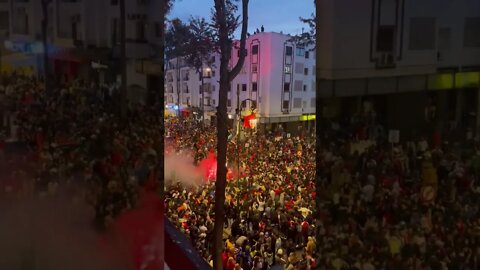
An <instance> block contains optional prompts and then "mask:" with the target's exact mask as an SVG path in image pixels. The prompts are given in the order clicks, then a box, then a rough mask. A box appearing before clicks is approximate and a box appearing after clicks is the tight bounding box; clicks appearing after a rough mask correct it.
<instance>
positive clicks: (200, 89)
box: [198, 85, 203, 94]
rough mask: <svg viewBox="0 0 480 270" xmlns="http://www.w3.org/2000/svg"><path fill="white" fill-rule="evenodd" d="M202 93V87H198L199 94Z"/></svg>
mask: <svg viewBox="0 0 480 270" xmlns="http://www.w3.org/2000/svg"><path fill="white" fill-rule="evenodd" d="M202 92H203V90H202V86H201V85H200V86H198V93H199V94H201V93H202Z"/></svg>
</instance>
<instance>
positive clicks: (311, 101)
mask: <svg viewBox="0 0 480 270" xmlns="http://www.w3.org/2000/svg"><path fill="white" fill-rule="evenodd" d="M316 104H317V100H316V99H315V98H312V99H311V100H310V107H312V108H315V107H316Z"/></svg>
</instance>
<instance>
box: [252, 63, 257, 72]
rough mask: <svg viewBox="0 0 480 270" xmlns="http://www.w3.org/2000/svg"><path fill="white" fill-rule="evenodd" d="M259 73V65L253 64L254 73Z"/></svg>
mask: <svg viewBox="0 0 480 270" xmlns="http://www.w3.org/2000/svg"><path fill="white" fill-rule="evenodd" d="M257 72H258V66H257V64H252V73H257Z"/></svg>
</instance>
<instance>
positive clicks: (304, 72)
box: [303, 68, 308, 76]
mask: <svg viewBox="0 0 480 270" xmlns="http://www.w3.org/2000/svg"><path fill="white" fill-rule="evenodd" d="M303 75H305V76H307V75H308V68H304V69H303Z"/></svg>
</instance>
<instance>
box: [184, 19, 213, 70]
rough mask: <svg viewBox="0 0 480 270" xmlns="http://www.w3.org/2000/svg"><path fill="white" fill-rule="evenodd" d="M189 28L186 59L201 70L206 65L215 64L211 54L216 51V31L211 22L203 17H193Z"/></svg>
mask: <svg viewBox="0 0 480 270" xmlns="http://www.w3.org/2000/svg"><path fill="white" fill-rule="evenodd" d="M189 30H190V33H189V38H188V43H189V44H188V46H187V48H186V52H185V60H186V61H187V63H188V64H190V65H191V66H192V67H194V68H195V69H196V70H197V71H199V70H200V69H201V68H202V67H203V66H204V65H207V66H211V65H212V64H213V62H212V57H211V56H212V53H213V52H214V51H216V50H215V48H216V44H215V33H214V29H213V28H212V27H211V24H210V23H208V22H207V21H206V19H205V18H202V17H191V18H190V20H189Z"/></svg>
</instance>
